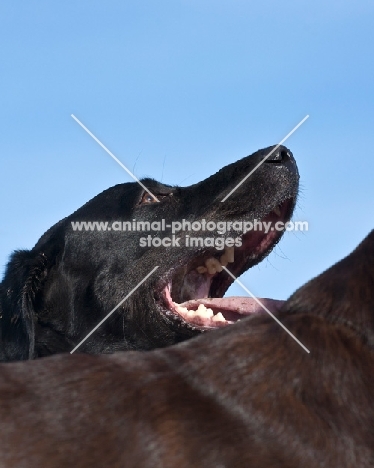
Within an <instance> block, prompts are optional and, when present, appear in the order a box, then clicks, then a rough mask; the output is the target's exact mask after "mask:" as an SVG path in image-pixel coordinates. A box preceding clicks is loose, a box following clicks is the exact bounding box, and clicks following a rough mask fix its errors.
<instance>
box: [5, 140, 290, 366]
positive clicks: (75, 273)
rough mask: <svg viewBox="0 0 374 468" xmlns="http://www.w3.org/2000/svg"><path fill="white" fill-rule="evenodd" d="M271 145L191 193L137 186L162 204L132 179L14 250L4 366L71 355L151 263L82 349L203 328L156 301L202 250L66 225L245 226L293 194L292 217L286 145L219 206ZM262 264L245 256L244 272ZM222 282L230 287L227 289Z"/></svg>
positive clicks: (107, 348)
mask: <svg viewBox="0 0 374 468" xmlns="http://www.w3.org/2000/svg"><path fill="white" fill-rule="evenodd" d="M270 149H271V148H267V149H264V150H261V151H258V152H256V153H254V154H253V155H251V156H248V157H246V158H243V159H242V160H240V161H238V162H236V163H233V164H230V165H228V166H226V167H225V168H223V169H221V170H220V171H219V172H218V173H216V174H215V175H213V176H211V177H209V178H208V179H206V180H204V181H202V182H200V183H198V184H195V185H192V186H190V187H185V188H181V187H172V186H168V185H163V184H161V183H158V182H156V181H154V180H152V179H144V180H143V183H144V184H145V186H147V187H148V188H149V189H150V190H151V191H152V192H153V193H154V194H155V195H156V196H157V197H158V198H159V199H160V203H150V201H152V200H149V198H148V195H147V193H146V192H144V190H143V189H142V188H141V187H140V186H139V185H138V184H137V183H136V182H133V183H125V184H120V185H117V186H115V187H112V188H109V189H108V190H105V191H104V192H103V193H101V194H99V195H98V196H96V197H95V198H93V199H92V200H91V201H89V202H88V203H86V204H85V205H84V206H83V207H81V208H80V209H79V210H77V211H76V212H75V213H73V214H72V215H71V216H69V217H67V218H65V219H63V220H62V221H60V222H58V223H57V224H56V225H55V226H53V227H52V228H50V229H49V230H48V231H47V232H46V233H45V234H44V235H43V236H42V237H41V239H40V240H39V241H38V243H37V244H36V245H35V247H34V248H33V249H32V250H31V251H24V250H22V251H17V252H15V253H14V254H13V255H12V257H11V259H10V262H9V264H8V267H7V269H6V273H5V276H4V279H3V282H2V283H1V286H0V288H1V289H0V294H1V297H0V312H1V313H0V316H1V319H0V360H1V361H8V360H19V359H31V358H35V357H39V356H46V355H50V354H54V353H60V352H67V351H71V350H72V349H73V348H74V347H75V345H77V344H78V343H79V342H80V340H81V339H83V338H84V337H85V336H86V335H87V333H88V332H90V331H91V330H92V329H93V328H94V327H95V326H96V324H98V323H99V322H100V320H102V319H103V318H104V317H105V316H106V315H107V314H108V313H109V312H110V311H111V310H112V309H113V308H114V307H115V306H116V305H117V304H118V303H119V302H120V301H121V300H122V299H123V298H124V297H125V296H126V295H127V294H128V292H129V291H131V290H132V289H133V288H134V287H135V286H136V285H137V284H138V283H139V282H140V281H141V280H142V279H143V278H144V276H145V275H146V274H147V273H148V272H150V271H151V270H152V269H153V267H154V266H155V265H159V269H158V270H157V272H156V273H155V274H154V275H153V276H152V277H151V278H149V280H147V281H146V283H144V284H143V285H142V286H141V287H140V288H139V289H138V290H137V291H136V292H135V293H134V294H133V295H132V296H131V297H130V298H129V299H128V300H127V301H126V302H125V303H124V304H123V305H122V307H121V308H120V309H119V310H117V311H116V312H115V313H114V314H113V315H112V316H111V317H110V318H109V319H108V320H107V321H106V322H105V323H104V324H103V325H102V326H101V327H100V328H99V329H98V330H97V331H96V332H95V333H94V334H93V335H92V336H91V337H90V338H89V339H88V340H87V341H86V342H85V343H84V344H83V345H82V346H81V348H79V351H80V352H87V353H102V352H112V351H116V350H129V349H144V350H147V349H152V348H156V347H162V346H166V345H170V344H174V343H176V342H179V341H182V340H184V339H187V338H189V337H192V336H194V335H196V334H199V333H200V332H201V330H200V329H198V328H196V327H191V326H188V324H186V323H184V322H183V320H177V319H175V317H171V316H168V315H167V314H165V313H163V312H162V310H161V308H160V304H159V302H158V301H157V299H158V298H159V295H160V289H161V286H162V284H164V283H165V281H166V280H167V277H168V276H170V274H171V273H172V272H173V271H174V270H175V269H176V268H177V267H180V266H181V265H185V264H187V263H188V262H189V261H190V260H191V259H192V258H193V257H196V255H198V254H201V253H202V252H203V250H204V249H194V250H193V249H188V248H144V247H140V246H139V238H140V237H142V236H144V235H145V234H146V235H147V234H149V233H145V234H144V233H139V232H116V231H110V232H109V231H106V232H100V231H91V232H90V231H89V232H79V231H73V230H72V227H71V222H72V221H102V222H104V221H108V222H113V221H125V220H132V219H134V218H136V219H137V220H143V221H157V220H160V219H162V218H164V219H166V220H167V221H172V220H176V221H179V220H182V219H190V220H192V219H197V220H198V219H202V218H206V219H213V220H222V221H224V220H236V219H244V220H251V219H254V218H261V217H262V216H264V215H266V214H267V213H268V212H269V211H271V210H272V209H273V208H274V207H275V206H277V205H278V204H280V203H282V202H283V201H284V200H286V199H288V198H291V200H292V202H291V204H290V206H289V209H288V210H287V213H285V217H286V219H288V218H289V216H290V215H291V213H292V210H293V207H294V204H295V200H296V195H297V190H298V172H297V168H296V164H295V161H294V159H293V157H292V155H291V153H290V152H289V151H288V150H287V149H286V148H285V147H280V148H279V149H278V150H277V151H276V152H275V153H274V154H273V155H272V156H271V157H270V158H269V159H268V160H266V162H264V164H262V166H261V167H260V168H258V169H257V170H256V172H254V174H253V175H252V176H251V177H250V178H249V179H248V180H247V181H246V182H245V184H243V185H242V186H241V187H240V188H239V189H238V190H237V191H236V192H235V193H234V194H233V195H232V196H231V197H230V198H229V199H228V200H227V201H226V202H225V203H221V199H222V198H223V197H224V196H225V195H226V194H228V193H229V191H230V190H231V189H232V188H233V187H234V186H235V185H236V184H237V183H238V182H239V181H240V180H241V179H242V178H243V177H244V176H245V175H246V174H248V173H249V171H250V170H251V169H252V168H254V167H255V166H256V165H257V164H258V162H259V161H261V160H262V159H263V158H264V156H266V155H267V154H268V153H269V151H270ZM153 234H155V233H153ZM184 234H191V235H196V233H194V232H190V233H188V232H187V233H184ZM280 235H281V233H279V237H280ZM279 237H278V239H279ZM278 239H276V240H275V242H276V241H277V240H278ZM275 242H274V243H275ZM271 247H272V246H271ZM205 250H206V249H205ZM269 250H270V248H269V249H268V250H267V252H264V255H265V254H267V253H268V251H269ZM264 255H262V257H263V256H264ZM262 257H261V258H262ZM261 258H256V259H255V260H254V259H252V260H251V259H248V262H247V264H246V265H244V267H243V269H242V271H244V270H245V269H247V268H249V267H250V266H252V265H253V264H255V263H257V262H258V261H260V260H261ZM242 271H240V272H237V273H241V272H242ZM228 286H229V282H227V284H225V288H224V289H227V287H228ZM223 292H224V291H223ZM223 292H222V294H223Z"/></svg>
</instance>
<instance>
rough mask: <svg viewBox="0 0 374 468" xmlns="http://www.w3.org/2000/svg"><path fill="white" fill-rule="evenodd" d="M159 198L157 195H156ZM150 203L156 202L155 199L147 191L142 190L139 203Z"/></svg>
mask: <svg viewBox="0 0 374 468" xmlns="http://www.w3.org/2000/svg"><path fill="white" fill-rule="evenodd" d="M157 198H158V199H160V198H159V197H157ZM151 203H157V200H155V199H154V198H153V197H152V195H150V194H149V193H148V192H144V193H143V196H142V199H141V200H140V203H139V205H149V204H151Z"/></svg>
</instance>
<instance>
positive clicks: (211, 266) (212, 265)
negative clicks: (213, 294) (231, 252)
mask: <svg viewBox="0 0 374 468" xmlns="http://www.w3.org/2000/svg"><path fill="white" fill-rule="evenodd" d="M205 266H206V267H207V269H208V273H209V274H210V275H214V273H217V271H218V272H220V271H222V265H221V264H220V262H219V261H218V260H217V259H216V258H208V260H206V262H205Z"/></svg>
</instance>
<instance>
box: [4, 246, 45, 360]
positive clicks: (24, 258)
mask: <svg viewBox="0 0 374 468" xmlns="http://www.w3.org/2000/svg"><path fill="white" fill-rule="evenodd" d="M46 274H47V258H46V256H45V255H44V254H43V253H38V254H36V253H35V252H34V251H28V250H18V251H16V252H14V253H13V255H12V257H11V259H10V261H9V263H8V266H7V269H6V272H5V276H4V280H3V282H2V283H1V285H0V315H1V318H0V361H16V360H24V359H32V358H33V357H34V348H35V320H36V317H35V311H34V303H35V299H36V297H37V294H38V292H39V291H40V290H41V287H42V283H43V280H44V278H45V277H46Z"/></svg>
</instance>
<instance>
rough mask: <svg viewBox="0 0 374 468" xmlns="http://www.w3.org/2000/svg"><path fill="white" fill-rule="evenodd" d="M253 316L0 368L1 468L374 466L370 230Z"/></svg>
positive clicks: (373, 240)
mask: <svg viewBox="0 0 374 468" xmlns="http://www.w3.org/2000/svg"><path fill="white" fill-rule="evenodd" d="M278 316H279V319H280V320H281V321H282V323H283V324H284V325H285V326H286V327H287V328H288V329H289V330H290V331H291V332H292V333H293V334H294V335H295V336H296V337H297V338H298V339H299V340H300V341H301V342H302V343H303V344H304V345H305V346H306V347H307V348H308V349H309V350H310V354H308V353H306V352H305V351H304V350H303V349H302V348H301V347H300V346H299V345H298V344H297V343H296V342H295V341H294V340H293V339H292V338H291V337H290V336H289V335H288V334H287V333H286V332H285V331H284V330H283V329H282V328H281V327H280V326H279V325H278V324H277V323H276V322H275V321H274V320H273V319H272V318H271V317H269V316H267V315H265V314H264V315H263V314H260V315H256V316H252V317H249V318H246V319H244V320H242V321H241V322H239V323H236V324H234V325H232V326H230V327H227V328H223V329H220V330H217V331H215V332H212V333H208V334H206V335H202V336H199V337H197V338H194V339H192V340H189V341H187V342H184V343H182V344H179V345H176V346H172V347H170V348H166V349H163V350H157V351H151V352H126V353H118V354H114V355H106V356H105V355H102V356H89V355H73V356H70V355H68V356H64V355H59V356H53V357H51V358H45V359H41V360H39V361H33V362H27V363H15V364H2V365H1V366H0V375H1V379H0V437H1V438H0V441H1V442H0V466H1V467H2V468H3V467H6V468H8V467H22V468H28V467H30V468H35V467H43V468H44V467H48V468H55V467H56V468H57V467H58V468H66V467H69V466H72V467H74V468H83V467H90V468H91V467H98V468H99V467H100V468H102V467H112V468H114V467H121V468H123V467H134V468H135V467H136V468H142V467H147V468H148V467H149V468H157V467H168V468H175V467H178V468H184V467H204V468H205V467H214V468H217V467H228V468H236V467H252V468H274V467H282V468H286V467H287V468H300V467H302V468H312V467H313V468H315V467H324V468H348V467H349V468H352V467H360V468H368V467H373V466H374V350H373V346H374V231H372V232H371V234H370V235H369V236H368V237H367V238H366V239H365V240H364V241H363V242H362V244H361V245H360V246H359V247H358V248H357V249H356V250H355V251H354V252H353V253H352V254H351V255H349V256H348V257H347V258H345V259H344V260H342V261H341V262H339V263H337V264H336V265H335V266H333V267H332V268H330V269H329V270H327V271H326V272H324V273H323V274H322V275H320V276H319V277H317V278H315V279H314V280H312V281H311V282H310V283H308V284H306V285H305V286H304V287H302V288H301V289H300V290H298V291H297V292H296V293H295V294H294V295H293V296H292V297H291V298H290V299H289V300H288V301H287V302H286V304H285V305H284V307H283V309H282V310H281V311H280V313H279V314H278Z"/></svg>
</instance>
